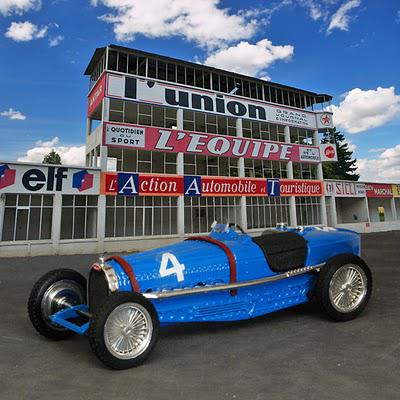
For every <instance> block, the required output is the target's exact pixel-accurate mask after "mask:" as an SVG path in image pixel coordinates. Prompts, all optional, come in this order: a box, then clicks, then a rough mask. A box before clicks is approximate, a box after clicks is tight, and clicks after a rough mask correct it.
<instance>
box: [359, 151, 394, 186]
mask: <svg viewBox="0 0 400 400" xmlns="http://www.w3.org/2000/svg"><path fill="white" fill-rule="evenodd" d="M357 167H358V171H357V173H359V174H360V179H361V180H363V181H373V182H374V181H375V182H389V183H390V182H394V183H399V182H400V144H398V145H396V146H394V147H391V148H389V149H386V150H385V151H384V152H383V153H382V154H381V155H380V156H379V157H378V158H375V159H366V158H363V159H359V160H357Z"/></svg>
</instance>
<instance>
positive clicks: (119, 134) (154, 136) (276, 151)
mask: <svg viewBox="0 0 400 400" xmlns="http://www.w3.org/2000/svg"><path fill="white" fill-rule="evenodd" d="M103 144H105V145H107V146H110V147H125V148H141V149H145V150H152V151H164V152H174V153H188V154H202V155H209V156H222V157H244V158H252V159H259V160H271V161H283V162H285V161H286V162H288V161H294V162H306V163H319V162H320V150H319V148H318V147H317V146H309V145H299V144H292V143H282V142H274V141H268V140H261V139H251V138H239V137H232V136H227V135H216V134H210V133H203V132H192V131H183V130H182V131H181V130H177V129H167V128H156V127H151V126H140V125H130V124H129V125H128V124H120V123H110V122H105V123H104V124H103Z"/></svg>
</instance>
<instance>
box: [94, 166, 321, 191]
mask: <svg viewBox="0 0 400 400" xmlns="http://www.w3.org/2000/svg"><path fill="white" fill-rule="evenodd" d="M100 192H101V193H102V194H107V195H123V196H183V195H184V196H322V195H323V184H322V182H320V181H312V180H289V179H264V178H236V177H229V178H227V177H219V176H194V175H185V176H182V175H161V174H142V173H127V172H118V173H117V172H104V173H102V174H101V189H100Z"/></svg>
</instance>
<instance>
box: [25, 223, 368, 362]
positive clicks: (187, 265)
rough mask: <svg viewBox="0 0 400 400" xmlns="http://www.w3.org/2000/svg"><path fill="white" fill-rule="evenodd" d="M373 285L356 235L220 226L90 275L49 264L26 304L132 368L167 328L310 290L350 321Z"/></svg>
mask: <svg viewBox="0 0 400 400" xmlns="http://www.w3.org/2000/svg"><path fill="white" fill-rule="evenodd" d="M371 289H372V277H371V272H370V269H369V268H368V266H367V265H366V263H365V262H364V261H363V260H362V259H361V258H360V238H359V235H358V234H357V233H355V232H352V231H349V230H345V229H334V228H320V227H306V228H302V227H298V228H287V227H285V226H281V227H279V228H277V229H276V230H270V231H266V232H264V233H263V234H262V235H260V236H258V237H252V236H250V235H248V234H246V233H244V232H243V231H242V230H241V229H240V227H238V226H237V225H235V224H226V225H225V224H216V223H215V224H213V227H212V231H211V233H210V234H209V235H205V236H194V237H189V238H187V239H186V240H184V241H183V242H181V243H177V244H173V245H169V246H165V247H161V248H158V249H154V250H148V251H144V252H141V253H133V254H129V255H126V256H124V257H120V256H113V257H109V258H107V259H104V258H100V261H99V262H98V263H95V264H94V265H93V266H92V267H91V269H90V273H89V278H88V282H86V279H85V278H84V277H83V276H82V275H81V274H79V273H78V272H76V271H73V270H70V269H58V270H54V271H50V272H48V273H47V274H45V275H44V276H43V277H42V278H41V279H39V281H38V282H36V284H35V285H34V286H33V289H32V292H31V295H30V298H29V302H28V311H29V317H30V320H31V322H32V324H33V326H34V327H35V328H36V330H37V331H38V332H39V333H41V334H42V335H44V336H45V337H47V338H50V339H56V340H60V339H65V338H68V337H70V336H71V335H73V334H74V333H78V334H80V335H86V336H88V337H89V342H90V345H91V348H92V350H93V352H94V353H95V354H96V355H97V357H98V358H99V359H100V360H101V361H102V362H103V363H104V364H106V365H107V366H109V367H111V368H115V369H125V368H129V367H133V366H137V365H139V364H141V363H142V362H143V361H144V360H145V359H146V358H147V357H148V356H149V355H150V353H151V352H152V350H153V349H154V346H155V344H156V341H157V338H158V334H159V328H160V326H161V327H162V326H165V325H169V324H176V323H182V322H201V321H236V320H243V319H249V318H254V317H257V316H260V315H264V314H268V313H271V312H273V311H277V310H280V309H283V308H287V307H292V306H295V305H297V304H301V303H305V302H307V301H309V300H310V298H312V297H313V298H315V299H316V300H317V302H318V303H319V304H320V305H321V307H322V309H323V310H324V311H325V312H326V314H327V315H328V316H329V317H331V318H333V319H334V320H336V321H347V320H351V319H353V318H355V317H356V316H357V315H359V314H360V313H361V312H362V310H363V309H364V308H365V306H366V304H367V302H368V300H369V298H370V295H371Z"/></svg>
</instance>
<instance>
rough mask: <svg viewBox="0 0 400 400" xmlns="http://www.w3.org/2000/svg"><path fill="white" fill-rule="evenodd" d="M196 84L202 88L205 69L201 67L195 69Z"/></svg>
mask: <svg viewBox="0 0 400 400" xmlns="http://www.w3.org/2000/svg"><path fill="white" fill-rule="evenodd" d="M194 73H195V86H197V87H200V88H202V87H203V86H204V84H203V71H202V70H201V69H195V70H194Z"/></svg>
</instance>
